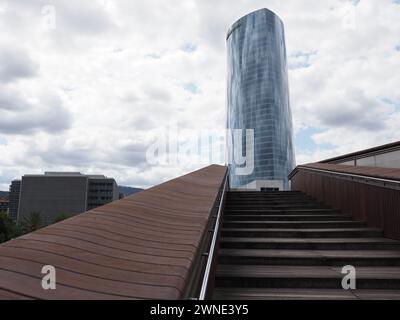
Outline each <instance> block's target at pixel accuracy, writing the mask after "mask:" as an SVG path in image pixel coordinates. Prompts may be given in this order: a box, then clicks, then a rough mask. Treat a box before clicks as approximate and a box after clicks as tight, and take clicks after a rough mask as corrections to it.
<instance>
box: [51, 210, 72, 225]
mask: <svg viewBox="0 0 400 320" xmlns="http://www.w3.org/2000/svg"><path fill="white" fill-rule="evenodd" d="M69 217H70V215H68V214H66V213H64V212H61V213H59V214H58V215H57V216H56V217H55V218H54V222H53V223H57V222H60V221H63V220H65V219H68V218H69Z"/></svg>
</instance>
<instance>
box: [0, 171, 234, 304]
mask: <svg viewBox="0 0 400 320" xmlns="http://www.w3.org/2000/svg"><path fill="white" fill-rule="evenodd" d="M226 170H227V168H226V167H223V166H217V165H212V166H209V167H206V168H204V169H201V170H198V171H195V172H193V173H190V174H187V175H184V176H182V177H180V178H177V179H174V180H171V181H168V182H165V183H163V184H160V185H158V186H155V187H153V188H150V189H148V190H145V191H142V192H140V193H137V194H135V195H133V196H130V197H127V198H125V199H122V200H119V201H116V202H113V203H111V204H108V205H105V206H102V207H98V208H96V209H93V210H91V211H88V212H86V213H83V214H81V215H78V216H75V217H72V218H70V219H68V220H65V221H62V222H60V223H57V224H54V225H52V226H49V227H46V228H43V229H41V230H38V231H36V232H33V233H30V234H27V235H24V236H22V237H19V238H17V239H14V240H11V241H9V242H7V243H4V244H2V245H0V299H2V298H4V299H7V298H11V299H16V298H21V299H27V298H34V299H179V298H181V297H182V294H183V292H184V290H185V286H186V284H187V281H188V278H189V275H190V271H191V268H192V267H193V261H194V260H195V257H196V254H197V253H198V248H199V244H200V242H201V240H202V237H203V234H204V232H205V230H206V226H207V224H208V221H209V219H210V215H211V212H212V209H213V208H214V205H215V202H216V200H217V197H218V193H219V190H220V189H221V186H222V184H223V182H224V176H225V174H226ZM44 265H52V266H54V267H55V268H56V280H57V287H56V290H44V289H42V286H41V281H42V277H43V275H42V274H41V268H42V267H43V266H44Z"/></svg>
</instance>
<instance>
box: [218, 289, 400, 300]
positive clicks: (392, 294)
mask: <svg viewBox="0 0 400 320" xmlns="http://www.w3.org/2000/svg"><path fill="white" fill-rule="evenodd" d="M213 298H214V299H227V300H236V299H237V300H240V299H245V300H251V299H262V300H273V299H282V300H284V299H286V300H302V299H306V300H311V299H316V300H322V299H324V300H357V299H372V300H377V299H389V300H399V299H400V290H368V289H357V290H342V289H312V288H307V289H296V288H288V289H286V288H231V287H230V288H216V290H215V293H214V297H213Z"/></svg>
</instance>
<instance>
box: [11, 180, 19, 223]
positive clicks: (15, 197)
mask: <svg viewBox="0 0 400 320" xmlns="http://www.w3.org/2000/svg"><path fill="white" fill-rule="evenodd" d="M20 191H21V180H14V181H12V182H11V185H10V190H9V193H8V200H9V201H10V205H9V215H10V217H11V218H12V219H13V220H14V221H17V217H18V207H19V194H20Z"/></svg>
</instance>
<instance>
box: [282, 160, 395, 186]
mask: <svg viewBox="0 0 400 320" xmlns="http://www.w3.org/2000/svg"><path fill="white" fill-rule="evenodd" d="M301 169H302V170H308V171H314V172H320V173H324V174H328V175H337V176H342V177H345V178H347V179H349V180H355V179H362V180H365V181H358V182H361V183H365V184H370V185H382V184H383V187H386V188H389V189H396V190H399V189H400V181H398V180H391V179H384V178H377V177H372V176H365V175H362V174H356V173H344V172H338V171H330V170H324V169H316V168H310V167H304V166H299V167H297V168H296V169H295V170H294V171H293V172H292V173H291V174H290V178H292V177H293V176H294V175H295V174H296V173H297V171H299V170H301ZM371 181H374V182H376V183H371ZM388 184H391V185H388Z"/></svg>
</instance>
